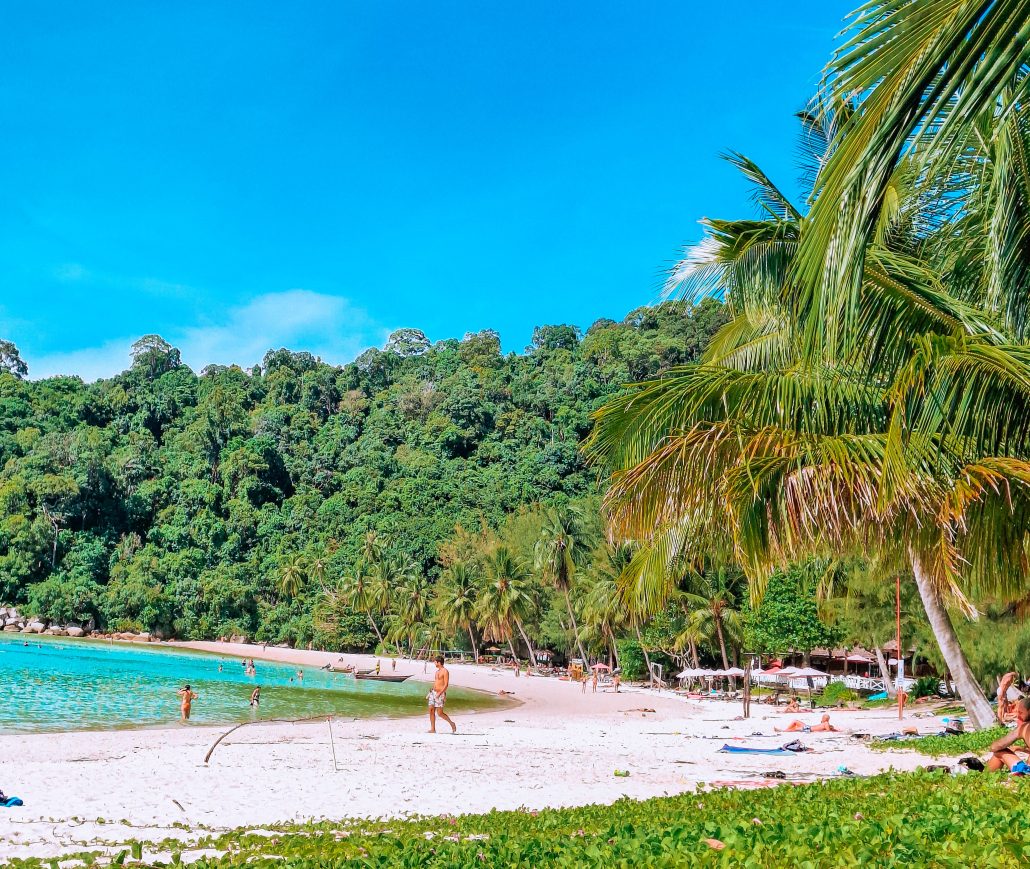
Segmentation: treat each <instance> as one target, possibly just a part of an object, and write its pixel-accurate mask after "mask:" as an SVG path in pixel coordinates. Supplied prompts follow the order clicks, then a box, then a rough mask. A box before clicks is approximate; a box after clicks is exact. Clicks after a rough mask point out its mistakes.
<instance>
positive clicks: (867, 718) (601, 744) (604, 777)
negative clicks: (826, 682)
mask: <svg viewBox="0 0 1030 869" xmlns="http://www.w3.org/2000/svg"><path fill="white" fill-rule="evenodd" d="M162 645H165V644H162ZM167 645H168V646H170V647H172V648H176V647H182V646H185V647H186V648H192V649H194V650H196V651H208V652H218V653H221V654H223V655H225V656H237V657H248V658H251V657H252V658H254V659H255V660H259V659H260V660H266V661H276V662H282V663H291V664H296V665H313V666H319V665H321V664H324V663H326V661H327V660H330V659H331V660H336V659H337V658H339V657H340V656H339V655H338V654H336V653H328V652H314V651H312V652H308V651H305V650H296V649H278V648H274V647H270V648H268V649H264V650H262V649H261V647H260V646H257V647H254V646H250V645H242V644H229V643H199V642H197V643H193V642H191V643H189V644H178V643H169V644H167ZM343 657H344V660H345V661H347V662H349V663H366V662H368V661H374V660H375V657H374V656H368V655H344V656H343ZM380 660H384V659H382V658H381V659H380ZM389 661H390V659H389V658H386V659H385V662H386V664H387V666H388V667H389ZM422 669H423V668H422V666H421V662H414V661H409V660H406V659H398V661H397V672H398V673H410V674H411V677H412V679H414V680H415V681H419V682H424V681H426V679H428V678H429V676H430V675H431V674H430V673H429V668H428V667H427V668H426V671H427V672H426V673H425V674H423V673H422V672H421V671H422ZM449 669H450V670H451V682H452V685H453V686H454V687H460V688H470V689H473V690H482V691H488V692H490V693H494V694H496V693H497V692H498V691H499V690H502V689H503V690H510V691H514V692H515V696H514V698H509V699H514V700H515V701H517V702H518V703H519V704H520V705H514V704H512V705H507V706H505V707H501V708H494V709H489V710H481V711H478V712H475V713H474V714H469V713H460V712H455V714H454V717H455V721H456V722H457V725H458V734H457V735H454V736H452V735H451V734H450V733H444V732H443V731H442V730H441V731H439V732H437V733H436V734H429V733H427V732H426V731H427V729H428V728H427V720H426V718H424V717H422V716H411V717H408V716H405V717H401V718H376V719H368V718H365V719H348V718H347V717H346V716H343V717H334V718H333V721H332V725H331V731H330V728H329V727H327V725H326V722H325V720H316V721H309V722H299V723H270V722H260V721H258V722H253V723H249V724H248V725H247V726H245V727H243V728H240V729H239V730H237V731H236V732H234V733H232V734H231V735H229V736H228V737H226V738H225V739H224V740H223V741H222V742H221V744H220V745H219V746H218V748H217V750H216V751H215V752H214V754H213V755H212V757H211V760H210V763H209V764H206V765H205V764H204V762H203V758H204V755H205V754H206V753H207V751H208V750H209V748H210V747H211V744H212V742H213V741H214V739H215V735H216V732H217V731H219V730H225V729H226V728H227V727H228V725H225V726H224V727H223V726H222V725H207V724H205V725H187V726H178V727H176V726H170V727H167V728H154V729H152V728H146V729H127V730H108V731H69V732H64V733H61V734H60V737H59V738H54V737H55V734H52V733H47V734H12V735H3V736H0V751H2V752H3V756H4V757H6V758H9V759H10V760H9V761H8V762H7V763H5V764H4V771H3V779H2V780H0V787H2V788H3V790H4V791H6V792H7V793H8V794H11V795H17V796H19V797H21V798H22V799H23V800H24V801H25V805H24V806H23V807H21V808H18V809H11V810H4V811H3V812H2V813H0V858H5V857H28V856H43V857H52V856H59V855H61V854H66V853H72V852H76V851H83V850H90V849H94V848H95V849H97V850H106V851H109V852H110V851H113V850H117V849H118V847H119V846H123V845H124V843H125V842H128V841H131V840H141V841H151V842H154V841H160V840H163V839H165V838H168V837H175V838H178V839H181V840H183V841H184V842H187V843H188V842H191V841H195V840H196V839H197V838H198V837H199V836H201V835H203V834H204V833H206V832H209V831H214V832H223V831H228V830H234V829H239V828H248V829H253V828H260V827H262V826H263V825H269V824H279V823H290V822H305V821H309V820H328V821H338V820H342V819H345V818H376V817H406V816H411V815H446V814H478V813H483V812H488V811H490V810H491V809H493V808H497V809H518V808H528V809H541V808H546V807H564V806H574V805H585V804H608V803H611V802H613V801H615V800H617V799H619V798H621V797H623V796H626V797H630V798H633V799H645V798H648V797H652V796H662V795H672V794H677V793H683V792H687V791H693V790H694V789H695V788H696V787H697V786H698V785H699V784H702V783H704V784H706V785H708V786H721V785H730V786H744V787H754V786H758V785H759V784H767V783H768V782H767V781H763V779H762V774H763V773H764V772H766V771H770V770H783V771H784V772H785V773H787V775H788V779H792V780H795V781H802V780H813V779H818V778H831V777H833V776H835V775H836V774H837V773H836V771H837V768H838V767H839V766H847V767H848V768H849V769H850V770H853V771H854V772H855V773H856V774H859V775H867V774H871V773H874V772H877V771H881V770H886V769H888V768H895V769H914V768H915V767H916V766H919V765H922V764H925V763H927V761H928V759H927V758H925V757H922V756H920V755H916V754H915V753H913V752H906V753H878V752H873V751H871V750H870V749H868V748H866V747H865V746H864V745H861V744H859V743H858V742H856V741H855V740H853V739H851V737H850V736H848V735H847V734H844V733H815V734H789V735H780V734H775V733H774V731H773V727H774V726H780V727H782V726H783V725H784V724H785V723H787V721H789V720H790V719H791V718H792V717H794V716H785V715H783V714H782V713H780V712H777V711H775V710H773V709H772V708H771V707H767V706H764V705H762V704H757V703H755V704H752V717H751V718H750V719H748V720H737V717H738V716H739V715H740V712H741V706H740V704H739V703H729V702H725V701H716V700H707V699H706V700H696V699H689V700H688V699H687V698H685V697H682V696H676V695H671V694H669V693H666V692H660V693H659V692H651V691H648V690H646V689H634V688H625V687H624V689H623V691H622V692H620V693H619V694H614V693H612V692H608V693H600V692H599V693H597V694H593V693H591V692H590V690H589V686H588V689H587V691H586V693H583V691H582V688H581V687H580V686H579V685H578V684H576V683H570V682H566V681H560V680H558V679H555V678H546V677H529V678H527V677H525V676H520V677H519V678H515V676H514V675H513V673H512V672H511V671H510V670H507V671H502V670H498V669H494V668H491V667H489V666H487V665H472V664H454V665H450V666H449ZM830 714H831V715H832V718H833V722H834V723H835V724H836V725H837V726H838V727H842V728H846V729H850V730H856V731H861V732H863V733H872V734H883V733H888V732H891V731H892V730H896V729H898V728H899V722H898V720H897V713H896V712H895V711H894V710H886V711H884V710H869V711H854V712H850V711H831V713H830ZM797 717H799V718H801V719H802V720H806V719H807V720H809V721H814V720H815V718H814V717H813V716H811V715H809V716H805V715H799V716H797ZM903 723H904V725H916V726H918V727H919V728H920V730H922V731H924V732H932V731H934V730H936V729H938V728H939V727H940V723H939V719H936V720H935V719H932V718H924V717H918V718H917V717H916V714H915V711H909V712H907V713H906V716H905V721H904V722H903ZM330 733H331V735H332V740H330ZM755 733H761V734H762V735H761V736H754V735H752V734H755ZM793 737H800V738H801V740H802V741H803V742H804V743H805V744H806V745H810V746H811V747H812V748H813V749H814V751H813V752H811V753H807V754H799V755H790V756H761V755H737V754H725V753H722V752H720V747H721V746H722V745H723V744H724V743H729V744H738V745H741V744H745V743H752V744H756V745H760V746H762V747H776V746H778V745H779V744H782V743H783V742H786V741H788V740H789V739H791V738H793ZM334 753H335V759H336V766H335V767H334ZM615 770H626V771H628V772H629V776H628V777H620V776H615V775H614V771H615Z"/></svg>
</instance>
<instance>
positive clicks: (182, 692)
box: [175, 685, 197, 721]
mask: <svg viewBox="0 0 1030 869" xmlns="http://www.w3.org/2000/svg"><path fill="white" fill-rule="evenodd" d="M175 693H176V694H177V695H178V696H179V699H180V700H181V701H182V706H181V707H180V712H181V713H182V720H183V721H189V719H190V708H191V707H192V706H193V701H194V700H196V699H197V692H196V691H194V690H193V689H192V688H191V687H190V686H189V685H184V686H183V687H182V688H180V689H179V690H178V691H176V692H175Z"/></svg>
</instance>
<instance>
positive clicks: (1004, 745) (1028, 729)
mask: <svg viewBox="0 0 1030 869" xmlns="http://www.w3.org/2000/svg"><path fill="white" fill-rule="evenodd" d="M1020 740H1022V742H1023V749H1022V750H1023V751H1024V753H1025V752H1026V751H1027V750H1030V698H1027V697H1024V698H1022V699H1021V700H1017V701H1016V726H1015V729H1013V730H1012V732H1011V733H1008V734H1006V735H1005V736H1003V737H1001V739H996V740H994V742H992V743H991V759H990V760H989V761H987V771H988V772H996V771H997V770H999V769H1001V768H1002V767H1006V768H1008V769H1010V770H1012V771H1013V772H1023V771H1024V767H1026V766H1027V764H1026V762H1025V759H1024V758H1022V757H1020V756H1019V755H1018V754H1016V752H1015V751H1014V750H1013V748H1012V746H1013V745H1015V744H1016V743H1017V742H1019V741H1020ZM1020 764H1022V766H1020Z"/></svg>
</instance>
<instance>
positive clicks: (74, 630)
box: [64, 625, 86, 637]
mask: <svg viewBox="0 0 1030 869" xmlns="http://www.w3.org/2000/svg"><path fill="white" fill-rule="evenodd" d="M64 632H65V634H67V635H68V636H69V637H84V636H86V632H85V631H84V630H83V629H82V628H80V627H77V626H76V625H68V627H66V628H65V629H64Z"/></svg>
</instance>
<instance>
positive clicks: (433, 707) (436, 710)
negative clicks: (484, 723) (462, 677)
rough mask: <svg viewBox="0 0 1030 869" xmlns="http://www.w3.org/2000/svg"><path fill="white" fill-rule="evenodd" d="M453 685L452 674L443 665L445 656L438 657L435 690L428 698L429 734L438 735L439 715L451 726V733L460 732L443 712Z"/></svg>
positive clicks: (434, 681) (434, 682)
mask: <svg viewBox="0 0 1030 869" xmlns="http://www.w3.org/2000/svg"><path fill="white" fill-rule="evenodd" d="M450 684H451V674H450V673H449V672H448V671H447V668H446V667H445V666H444V665H443V655H437V656H436V675H435V676H434V677H433V690H431V691H430V692H429V694H428V695H427V696H426V702H427V703H428V704H429V732H430V733H436V716H437V715H439V716H440V717H441V718H442V719H443V720H444V721H446V722H447V723H448V724H449V725H451V733H457V732H458V725H457V724H455V723H454V722H453V721H451V718H450V716H449V715H448V714H447V713H446V712H444V711H443V705H444V703H446V702H447V687H448V686H449V685H450Z"/></svg>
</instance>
